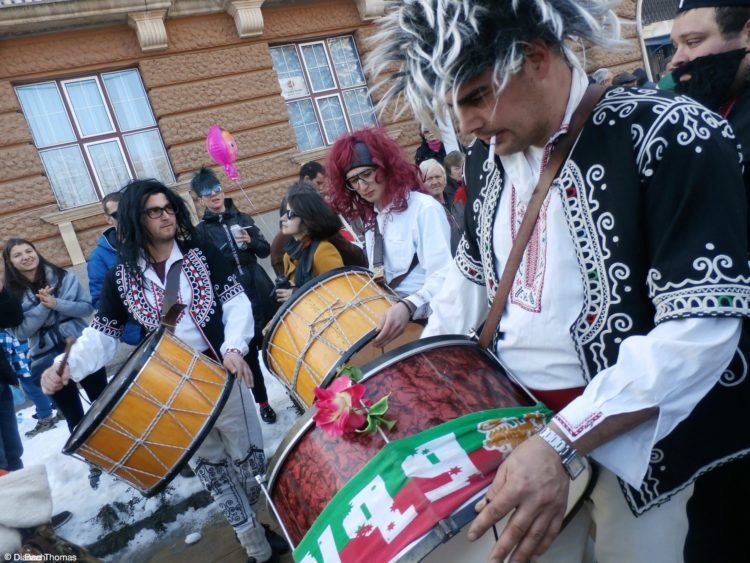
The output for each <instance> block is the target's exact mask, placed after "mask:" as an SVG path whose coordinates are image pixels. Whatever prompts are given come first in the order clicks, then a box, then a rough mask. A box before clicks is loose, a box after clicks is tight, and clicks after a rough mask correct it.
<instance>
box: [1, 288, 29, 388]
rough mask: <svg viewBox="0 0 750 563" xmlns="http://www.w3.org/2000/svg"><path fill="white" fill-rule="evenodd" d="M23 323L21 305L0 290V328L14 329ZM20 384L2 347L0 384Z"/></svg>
mask: <svg viewBox="0 0 750 563" xmlns="http://www.w3.org/2000/svg"><path fill="white" fill-rule="evenodd" d="M22 321H23V309H22V308H21V303H20V302H19V301H18V299H16V298H15V297H14V296H13V294H12V293H11V292H10V291H9V290H7V289H3V290H0V328H13V327H15V326H18V325H20V324H21V322H22ZM3 383H7V384H10V385H16V384H18V379H17V378H16V373H15V371H14V370H13V366H11V364H10V358H8V357H7V355H6V354H5V350H4V348H3V347H2V346H0V384H3Z"/></svg>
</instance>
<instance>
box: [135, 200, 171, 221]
mask: <svg viewBox="0 0 750 563" xmlns="http://www.w3.org/2000/svg"><path fill="white" fill-rule="evenodd" d="M165 212H166V213H167V215H174V214H175V209H174V207H173V206H172V204H171V203H168V204H167V205H165V206H164V207H149V208H148V209H144V210H143V213H144V214H145V215H146V217H148V218H149V219H159V218H160V217H161V216H162V215H164V213H165Z"/></svg>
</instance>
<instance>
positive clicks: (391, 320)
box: [372, 301, 411, 348]
mask: <svg viewBox="0 0 750 563" xmlns="http://www.w3.org/2000/svg"><path fill="white" fill-rule="evenodd" d="M409 318H411V311H410V310H409V307H408V306H407V305H406V303H404V302H402V301H399V302H398V303H396V304H395V305H393V306H391V308H390V309H388V310H387V311H386V312H385V315H383V318H382V319H380V322H379V323H378V326H377V330H378V335H377V336H376V337H375V339H374V340H373V341H372V343H373V344H374V345H375V346H377V347H378V348H382V347H383V346H385V345H386V344H388V343H389V342H390V341H391V340H393V339H394V338H396V337H398V336H400V335H401V333H403V332H404V328H405V327H406V323H408V322H409Z"/></svg>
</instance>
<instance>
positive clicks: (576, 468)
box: [563, 455, 586, 480]
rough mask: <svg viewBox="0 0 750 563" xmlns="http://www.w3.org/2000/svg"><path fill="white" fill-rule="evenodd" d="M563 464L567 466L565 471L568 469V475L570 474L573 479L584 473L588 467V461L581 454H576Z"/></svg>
mask: <svg viewBox="0 0 750 563" xmlns="http://www.w3.org/2000/svg"><path fill="white" fill-rule="evenodd" d="M563 465H564V466H565V471H567V472H568V475H570V479H571V480H573V479H575V478H576V477H578V476H579V475H580V474H581V473H583V470H584V469H586V463H585V462H584V461H583V458H582V457H581V456H579V455H574V456H573V457H572V458H570V459H568V460H566V462H565V463H564V464H563Z"/></svg>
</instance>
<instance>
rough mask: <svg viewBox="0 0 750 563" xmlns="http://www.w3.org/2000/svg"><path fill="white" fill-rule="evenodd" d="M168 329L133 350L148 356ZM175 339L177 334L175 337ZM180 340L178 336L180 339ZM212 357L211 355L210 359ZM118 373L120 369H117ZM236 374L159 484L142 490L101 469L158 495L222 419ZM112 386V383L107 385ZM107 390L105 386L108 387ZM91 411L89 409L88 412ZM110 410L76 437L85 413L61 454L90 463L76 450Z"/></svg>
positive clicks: (130, 377)
mask: <svg viewBox="0 0 750 563" xmlns="http://www.w3.org/2000/svg"><path fill="white" fill-rule="evenodd" d="M164 331H165V328H164V327H163V326H161V327H160V328H159V329H157V331H156V332H154V333H152V334H151V335H150V336H149V337H147V338H146V339H145V340H144V341H143V342H142V343H141V344H139V345H138V348H136V349H135V350H134V352H133V353H134V354H135V353H137V352H138V351H139V349H140V347H141V346H143V351H142V353H141V354H142V355H143V353H145V352H146V351H148V353H149V358H150V357H151V355H152V354H153V352H154V350H155V349H156V347H157V345H158V344H159V342H161V336H163V333H164ZM175 338H176V337H175ZM178 340H179V339H178ZM209 359H210V358H209ZM142 368H143V365H139V366H138V367H137V368H136V369H132V370H131V373H130V374H129V375H128V376H127V378H125V383H124V384H123V385H122V386H121V389H120V390H118V391H117V392H116V393H114V394H113V396H112V398H111V399H110V400H109V401H108V402H107V404H106V405H105V406H111V405H113V404H115V403H117V402H118V401H119V400H120V399H121V398H122V396H123V395H124V394H125V391H126V390H127V389H128V388H129V386H130V384H131V383H132V382H133V380H134V379H135V378H136V376H137V375H138V374H139V373H140V372H141V369H142ZM118 374H119V371H118ZM115 377H117V374H115ZM112 381H114V377H113V378H112ZM234 382H235V377H234V376H233V375H232V374H230V373H228V372H227V378H226V380H225V382H224V388H223V389H222V390H221V394H220V395H219V398H218V400H217V401H216V407H215V408H214V410H213V412H212V413H211V414H210V415H209V416H208V417H207V418H206V421H205V422H204V424H203V427H202V428H201V431H200V432H198V433H197V434H196V436H195V437H194V439H193V441H192V442H191V443H190V445H189V446H188V447H187V448H186V449H185V451H184V453H183V454H182V455H181V456H180V458H179V459H178V460H177V462H176V463H175V464H174V466H173V467H172V469H171V470H170V471H168V472H167V473H166V474H165V475H164V477H162V478H161V479H160V480H159V482H158V483H156V484H155V485H153V486H152V487H150V488H147V489H143V488H141V487H139V486H137V485H135V484H134V483H131V482H130V481H126V480H125V479H123V478H121V477H118V476H117V475H113V474H112V473H110V472H109V471H106V470H104V469H103V468H102V470H103V471H104V472H105V473H108V474H110V475H112V476H113V477H115V478H116V479H119V480H120V481H123V482H124V483H126V484H127V485H128V486H130V487H133V488H134V489H136V490H137V491H138V492H140V493H141V494H142V495H143V496H144V497H146V498H151V497H153V496H154V495H157V494H159V493H160V492H162V491H163V490H164V489H165V488H166V487H167V486H168V485H169V483H171V482H172V480H173V479H174V478H175V477H176V476H177V475H178V473H179V472H180V471H181V470H182V468H183V467H184V466H185V463H187V462H188V461H189V460H190V458H191V457H193V455H194V454H195V452H196V451H197V450H198V448H199V447H200V445H201V444H202V443H203V440H205V439H206V436H207V435H208V433H209V432H210V431H211V429H212V428H213V427H214V424H216V419H217V418H219V415H220V414H221V412H222V411H223V410H224V405H226V402H227V401H228V400H229V395H230V393H231V391H232V385H234ZM108 385H109V384H108ZM105 389H106V388H105ZM89 412H90V411H89ZM109 412H110V411H109V410H105V409H102V410H101V412H100V413H99V414H97V415H96V416H94V420H93V421H92V422H91V424H90V425H89V427H88V428H86V429H85V430H82V433H81V436H77V437H76V439H75V440H74V439H73V438H74V436H75V434H76V430H77V429H78V426H80V425H81V423H82V422H83V421H84V420H85V419H86V415H88V412H87V413H86V414H85V415H84V417H83V418H82V419H81V422H79V423H78V426H76V428H75V429H73V434H71V436H70V438H68V441H67V442H66V443H65V446H64V447H63V450H62V453H64V454H65V455H69V456H71V457H75V458H78V459H81V460H82V461H84V462H86V463H90V462H89V461H88V460H86V459H85V458H83V457H82V456H81V455H80V454H78V453H76V452H77V450H78V448H79V447H81V445H83V443H84V442H85V441H86V440H88V438H89V437H90V436H91V434H92V433H93V431H94V429H95V428H98V426H99V424H100V423H101V422H102V421H103V420H104V419H105V418H106V417H107V416H108V414H105V413H109Z"/></svg>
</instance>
